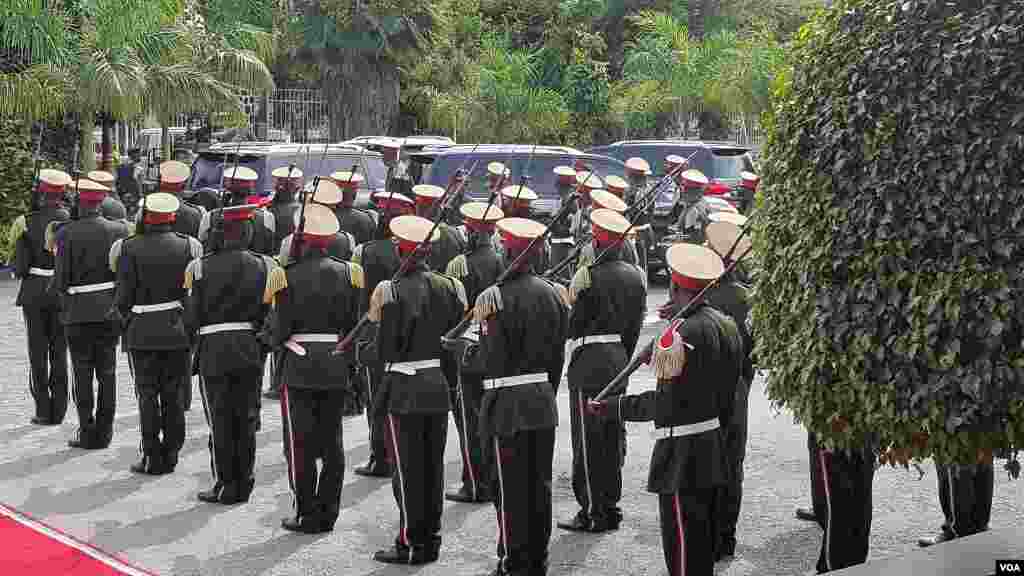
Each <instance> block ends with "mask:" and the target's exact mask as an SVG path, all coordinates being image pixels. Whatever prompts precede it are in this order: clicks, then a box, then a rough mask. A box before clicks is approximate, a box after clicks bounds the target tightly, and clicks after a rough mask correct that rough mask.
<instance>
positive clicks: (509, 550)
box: [486, 428, 555, 576]
mask: <svg viewBox="0 0 1024 576" xmlns="http://www.w3.org/2000/svg"><path fill="white" fill-rule="evenodd" d="M487 447H488V448H487V450H486V457H487V459H488V460H489V461H491V462H494V464H493V466H492V468H491V470H492V474H491V475H490V479H491V492H492V493H493V494H494V507H495V510H496V512H497V514H498V562H499V564H500V566H501V567H502V569H504V570H505V571H506V572H510V573H514V574H523V575H524V576H527V575H528V576H544V575H546V574H547V566H548V543H549V542H550V540H551V461H552V459H553V457H554V451H555V429H554V428H545V429H539V430H521V431H519V432H516V433H515V434H513V435H512V436H500V437H499V436H493V437H491V438H490V439H488V440H487Z"/></svg>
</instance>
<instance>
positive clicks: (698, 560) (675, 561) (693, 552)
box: [658, 488, 715, 576]
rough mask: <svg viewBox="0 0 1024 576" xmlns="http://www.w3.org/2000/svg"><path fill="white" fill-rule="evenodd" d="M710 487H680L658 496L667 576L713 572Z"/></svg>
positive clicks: (709, 574)
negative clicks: (690, 488) (693, 488)
mask: <svg viewBox="0 0 1024 576" xmlns="http://www.w3.org/2000/svg"><path fill="white" fill-rule="evenodd" d="M713 490H714V489H713V488H703V489H696V490H686V489H683V490H680V491H678V492H676V493H675V494H659V495H658V517H659V519H660V522H661V549H662V551H663V552H664V554H665V565H666V566H667V567H668V573H669V576H711V575H712V574H714V571H715V556H714V552H713V550H712V544H713V541H714V538H713V536H712V534H713V533H712V523H711V513H712V504H711V499H712V493H713Z"/></svg>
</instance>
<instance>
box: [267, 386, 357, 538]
mask: <svg viewBox="0 0 1024 576" xmlns="http://www.w3.org/2000/svg"><path fill="white" fill-rule="evenodd" d="M348 394H349V392H348V391H347V390H344V389H341V388H332V389H327V390H325V389H313V388H295V387H293V386H290V385H289V384H288V383H287V382H283V383H282V384H281V415H282V420H283V422H284V426H283V431H284V454H285V458H286V459H287V461H288V481H289V484H290V485H291V489H292V494H294V496H295V513H296V515H297V516H300V517H310V518H317V519H319V520H321V521H322V522H325V523H327V524H330V525H333V523H334V521H335V520H337V518H338V513H339V512H340V510H341V486H342V484H343V482H344V480H345V447H344V442H343V438H342V426H341V421H342V413H343V411H344V408H345V397H346V396H347V395H348ZM317 460H320V471H319V472H317V466H316V461H317Z"/></svg>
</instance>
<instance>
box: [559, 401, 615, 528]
mask: <svg viewBox="0 0 1024 576" xmlns="http://www.w3.org/2000/svg"><path fill="white" fill-rule="evenodd" d="M595 394H596V392H594V393H589V392H586V391H583V390H572V391H571V392H570V394H569V418H570V419H571V423H572V491H573V493H574V494H575V495H576V502H577V503H578V504H579V505H580V510H581V512H582V513H584V514H586V516H587V517H588V518H590V519H592V520H594V521H597V522H607V523H610V524H612V525H615V526H617V525H618V523H619V522H620V521H621V520H622V510H620V509H619V500H620V499H622V462H623V456H624V455H625V454H624V453H625V444H624V442H625V437H626V430H625V427H623V425H622V422H620V421H618V420H614V419H609V418H601V417H600V416H595V415H593V414H589V413H587V411H586V404H587V401H588V400H589V399H590V398H591V397H593V396H594V395H595Z"/></svg>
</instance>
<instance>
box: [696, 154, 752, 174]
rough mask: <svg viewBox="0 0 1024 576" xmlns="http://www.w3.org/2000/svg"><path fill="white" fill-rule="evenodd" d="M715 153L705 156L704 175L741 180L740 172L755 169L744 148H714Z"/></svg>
mask: <svg viewBox="0 0 1024 576" xmlns="http://www.w3.org/2000/svg"><path fill="white" fill-rule="evenodd" d="M712 152H713V154H711V155H710V156H707V157H705V159H704V162H703V164H704V166H705V168H706V170H705V169H702V171H703V172H704V175H705V176H707V177H708V178H712V179H714V180H739V179H740V172H743V171H744V170H753V165H752V163H751V162H750V157H749V156H748V155H747V154H745V153H744V152H746V151H745V150H742V149H724V150H712Z"/></svg>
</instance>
